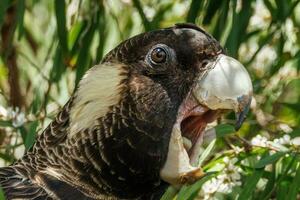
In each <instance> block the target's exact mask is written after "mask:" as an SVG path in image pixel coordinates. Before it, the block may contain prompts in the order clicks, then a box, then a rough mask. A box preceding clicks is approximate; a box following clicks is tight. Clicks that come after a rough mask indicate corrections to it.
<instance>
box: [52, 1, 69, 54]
mask: <svg viewBox="0 0 300 200" xmlns="http://www.w3.org/2000/svg"><path fill="white" fill-rule="evenodd" d="M54 6H55V17H56V24H57V35H58V40H59V44H60V46H61V48H62V50H63V52H64V53H68V40H67V38H68V37H67V35H68V32H67V28H66V3H65V1H64V0H55V3H54Z"/></svg>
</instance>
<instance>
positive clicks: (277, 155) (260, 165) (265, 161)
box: [254, 152, 286, 168]
mask: <svg viewBox="0 0 300 200" xmlns="http://www.w3.org/2000/svg"><path fill="white" fill-rule="evenodd" d="M285 154H286V152H276V153H274V154H272V155H268V156H266V157H263V158H262V159H260V160H259V161H258V162H257V163H256V165H255V166H254V167H255V168H263V167H265V166H266V165H269V164H273V163H275V162H276V161H277V160H279V159H280V158H281V157H283V156H284V155H285Z"/></svg>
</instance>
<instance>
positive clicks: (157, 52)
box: [150, 47, 167, 64]
mask: <svg viewBox="0 0 300 200" xmlns="http://www.w3.org/2000/svg"><path fill="white" fill-rule="evenodd" d="M150 60H151V62H152V63H153V64H161V63H164V62H166V60H167V53H166V51H165V49H164V48H162V47H156V48H154V49H153V50H152V52H151V54H150Z"/></svg>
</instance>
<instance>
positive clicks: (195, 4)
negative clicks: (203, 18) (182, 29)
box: [186, 0, 203, 23]
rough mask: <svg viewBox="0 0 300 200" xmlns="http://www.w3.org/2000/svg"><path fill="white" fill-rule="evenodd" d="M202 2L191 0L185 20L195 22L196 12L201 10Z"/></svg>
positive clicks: (200, 0)
mask: <svg viewBox="0 0 300 200" xmlns="http://www.w3.org/2000/svg"><path fill="white" fill-rule="evenodd" d="M202 4H203V1H202V0H192V2H191V5H190V9H189V11H188V14H187V17H186V21H187V22H190V23H195V21H196V18H197V16H198V13H199V11H200V10H201V7H202Z"/></svg>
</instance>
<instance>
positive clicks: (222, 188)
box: [199, 156, 242, 199]
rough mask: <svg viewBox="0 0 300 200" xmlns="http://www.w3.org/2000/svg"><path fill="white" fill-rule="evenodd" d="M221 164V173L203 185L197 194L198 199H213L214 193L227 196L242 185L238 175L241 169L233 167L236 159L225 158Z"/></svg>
mask: <svg viewBox="0 0 300 200" xmlns="http://www.w3.org/2000/svg"><path fill="white" fill-rule="evenodd" d="M223 162H224V165H225V166H224V167H223V169H222V171H221V173H220V174H219V175H218V176H217V177H214V178H212V179H211V180H209V181H207V182H205V183H204V184H203V187H202V188H201V191H200V193H199V195H200V199H214V198H213V197H214V195H215V193H224V194H229V193H231V192H232V188H233V187H234V186H239V185H241V184H242V183H241V175H240V172H241V171H242V169H241V168H239V167H237V166H235V165H234V164H235V163H236V162H237V159H236V158H233V159H230V158H229V157H227V156H226V157H224V158H223Z"/></svg>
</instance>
